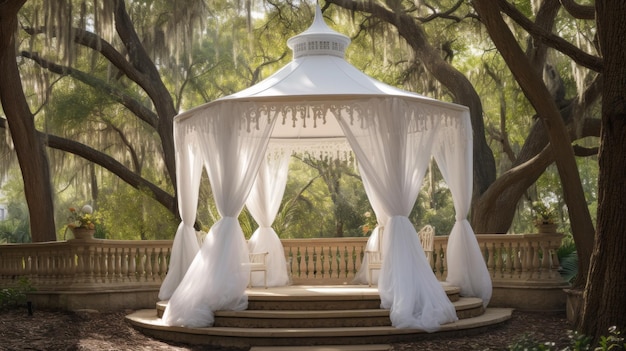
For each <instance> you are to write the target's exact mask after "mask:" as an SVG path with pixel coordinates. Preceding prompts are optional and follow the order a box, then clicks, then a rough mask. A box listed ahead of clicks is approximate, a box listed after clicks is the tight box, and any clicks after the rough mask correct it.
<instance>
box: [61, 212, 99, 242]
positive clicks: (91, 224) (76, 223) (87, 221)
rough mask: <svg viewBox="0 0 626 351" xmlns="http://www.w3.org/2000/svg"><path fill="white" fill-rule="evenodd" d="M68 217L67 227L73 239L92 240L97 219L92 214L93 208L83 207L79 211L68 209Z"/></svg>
mask: <svg viewBox="0 0 626 351" xmlns="http://www.w3.org/2000/svg"><path fill="white" fill-rule="evenodd" d="M69 210H70V216H69V218H68V220H69V222H68V224H67V227H68V228H69V229H70V230H71V231H72V233H73V234H74V239H82V240H85V239H93V235H94V233H95V232H96V224H98V223H99V218H98V217H97V216H96V214H94V212H93V207H91V206H90V205H85V206H83V207H82V208H81V209H80V210H76V208H74V207H70V208H69Z"/></svg>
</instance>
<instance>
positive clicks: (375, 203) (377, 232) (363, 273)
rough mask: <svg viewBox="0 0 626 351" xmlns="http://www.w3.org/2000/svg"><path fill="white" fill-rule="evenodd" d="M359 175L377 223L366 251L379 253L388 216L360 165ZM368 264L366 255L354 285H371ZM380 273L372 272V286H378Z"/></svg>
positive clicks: (355, 276)
mask: <svg viewBox="0 0 626 351" xmlns="http://www.w3.org/2000/svg"><path fill="white" fill-rule="evenodd" d="M359 173H360V174H361V180H362V182H363V188H364V189H365V193H366V194H367V197H368V199H369V202H370V205H371V206H372V210H374V213H375V214H376V221H377V225H376V228H374V230H372V234H371V235H370V237H369V239H367V244H366V245H365V251H377V250H379V249H380V248H381V247H382V243H381V242H380V240H381V233H383V234H382V235H384V231H385V230H384V226H385V223H386V222H387V216H385V212H384V211H383V210H382V209H381V208H380V207H381V205H380V200H378V199H377V198H376V193H374V192H372V190H371V189H370V186H369V183H368V182H367V176H366V175H365V172H363V171H362V170H361V169H360V164H359ZM368 263H369V259H368V257H367V255H364V256H363V261H362V262H361V267H359V270H358V271H357V272H356V274H355V275H354V279H353V280H352V283H353V284H368V283H370V282H368V281H367V279H368V278H367V277H368V272H367V265H368ZM379 273H380V272H378V271H373V272H372V281H371V283H372V284H376V285H377V284H378V274H379Z"/></svg>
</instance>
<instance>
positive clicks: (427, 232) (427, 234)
mask: <svg viewBox="0 0 626 351" xmlns="http://www.w3.org/2000/svg"><path fill="white" fill-rule="evenodd" d="M417 235H418V236H419V238H420V243H421V244H422V248H423V249H424V253H425V254H426V260H427V261H428V264H430V265H432V259H433V251H434V250H435V228H433V227H432V226H431V225H428V224H427V225H425V226H424V228H422V229H421V230H420V231H419V232H418V233H417Z"/></svg>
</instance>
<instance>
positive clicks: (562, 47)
mask: <svg viewBox="0 0 626 351" xmlns="http://www.w3.org/2000/svg"><path fill="white" fill-rule="evenodd" d="M498 3H499V5H500V9H501V10H502V11H503V12H504V13H505V14H506V15H507V16H509V17H510V18H511V19H512V20H514V21H515V22H516V23H517V24H519V25H520V26H521V27H522V28H524V29H525V30H526V31H527V32H528V34H530V35H532V36H533V37H534V38H535V39H537V40H540V41H541V42H543V43H545V44H546V45H548V46H549V47H551V48H553V49H555V50H557V51H559V52H561V53H563V54H565V55H567V56H568V57H570V58H571V59H572V60H574V62H576V63H578V64H579V65H581V66H583V67H587V68H589V69H591V70H593V71H596V72H600V71H602V59H601V58H599V57H596V56H593V55H590V54H588V53H586V52H584V51H582V50H580V49H579V48H577V47H576V46H574V45H572V44H571V43H569V42H568V41H566V40H565V39H563V38H561V37H559V36H558V35H555V34H552V33H551V32H549V31H547V30H545V29H542V28H540V27H539V26H537V25H535V24H534V23H533V22H532V21H531V20H529V19H528V18H526V16H524V14H522V13H521V12H519V11H518V10H517V9H516V8H515V7H514V6H513V5H511V4H509V3H508V2H507V1H506V0H498Z"/></svg>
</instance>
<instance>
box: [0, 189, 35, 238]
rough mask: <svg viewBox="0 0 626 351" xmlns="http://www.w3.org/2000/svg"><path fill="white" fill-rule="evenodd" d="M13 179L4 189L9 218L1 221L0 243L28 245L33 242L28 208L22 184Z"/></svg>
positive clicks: (4, 199)
mask: <svg viewBox="0 0 626 351" xmlns="http://www.w3.org/2000/svg"><path fill="white" fill-rule="evenodd" d="M18 183H19V182H18V179H17V178H13V177H11V178H10V179H9V180H8V181H7V182H6V183H5V184H4V186H3V187H2V191H1V193H4V197H3V198H2V201H3V202H4V203H6V204H7V212H8V214H9V216H8V218H7V219H5V220H4V221H0V243H2V242H7V243H27V242H30V241H31V237H30V223H29V220H30V218H29V215H28V207H27V206H26V201H25V199H24V194H23V192H22V189H21V184H18Z"/></svg>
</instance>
